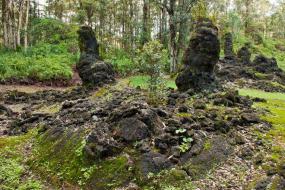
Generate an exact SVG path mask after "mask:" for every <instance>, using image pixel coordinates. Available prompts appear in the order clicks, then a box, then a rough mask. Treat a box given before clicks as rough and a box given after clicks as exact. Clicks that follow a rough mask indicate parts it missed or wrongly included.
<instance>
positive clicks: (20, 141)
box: [0, 130, 42, 190]
mask: <svg viewBox="0 0 285 190" xmlns="http://www.w3.org/2000/svg"><path fill="white" fill-rule="evenodd" d="M35 134H36V131H35V130H32V131H30V132H29V133H28V134H26V135H22V136H15V137H0V155H1V156H0V181H1V183H0V189H3V190H14V189H19V190H40V189H42V184H41V182H40V181H38V180H37V179H34V177H33V176H29V173H28V171H27V168H26V167H25V163H24V162H23V160H24V159H25V155H24V154H25V153H24V152H25V150H24V146H25V145H27V144H28V143H29V141H30V140H31V139H32V138H33V137H34V136H35Z"/></svg>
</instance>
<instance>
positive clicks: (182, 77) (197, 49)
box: [176, 19, 220, 91]
mask: <svg viewBox="0 0 285 190" xmlns="http://www.w3.org/2000/svg"><path fill="white" fill-rule="evenodd" d="M219 55H220V41H219V39H218V28H217V27H216V26H215V25H214V24H213V23H212V21H211V20H209V19H202V20H200V21H199V22H198V23H197V25H196V27H195V31H194V33H193V35H192V36H191V39H190V44H189V47H188V49H187V50H186V52H185V55H184V68H183V69H182V71H181V73H180V74H179V75H178V77H177V79H176V85H177V87H178V89H179V91H187V90H188V89H194V90H198V91H200V90H202V89H207V88H209V87H211V86H212V85H213V83H214V81H215V78H214V76H213V73H214V68H215V65H216V64H217V62H218V60H219Z"/></svg>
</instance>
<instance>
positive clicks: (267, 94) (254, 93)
mask: <svg viewBox="0 0 285 190" xmlns="http://www.w3.org/2000/svg"><path fill="white" fill-rule="evenodd" d="M239 94H240V95H242V96H251V97H258V98H264V99H268V100H274V99H277V100H285V94H283V93H271V92H264V91H262V90H255V89H239Z"/></svg>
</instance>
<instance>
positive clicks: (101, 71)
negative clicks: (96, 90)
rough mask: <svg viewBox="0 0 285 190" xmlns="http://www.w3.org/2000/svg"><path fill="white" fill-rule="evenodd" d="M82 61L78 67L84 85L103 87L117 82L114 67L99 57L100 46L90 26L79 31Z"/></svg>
mask: <svg viewBox="0 0 285 190" xmlns="http://www.w3.org/2000/svg"><path fill="white" fill-rule="evenodd" d="M78 35H79V48H80V53H81V55H80V59H79V62H78V63H77V65H76V68H77V70H78V73H79V76H80V78H81V79H82V81H83V84H84V85H90V86H102V85H104V84H106V83H111V82H114V81H115V72H114V70H113V68H112V65H111V64H109V63H105V62H103V61H102V60H101V59H100V56H99V45H98V42H97V40H96V37H95V33H94V32H93V30H92V28H91V27H89V26H82V27H81V28H80V30H79V31H78Z"/></svg>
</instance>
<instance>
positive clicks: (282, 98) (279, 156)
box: [240, 89, 285, 170]
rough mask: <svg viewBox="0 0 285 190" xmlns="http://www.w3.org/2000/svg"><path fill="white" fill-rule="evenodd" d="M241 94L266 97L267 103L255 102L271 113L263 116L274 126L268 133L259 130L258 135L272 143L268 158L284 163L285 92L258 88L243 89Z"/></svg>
mask: <svg viewBox="0 0 285 190" xmlns="http://www.w3.org/2000/svg"><path fill="white" fill-rule="evenodd" d="M240 94H241V95H248V96H251V97H259V98H265V99H266V100H267V102H265V103H263V102H262V103H255V104H254V106H255V107H256V108H261V109H266V110H268V111H270V114H264V115H262V116H261V118H262V119H263V120H266V121H268V122H270V123H271V124H272V128H271V130H270V131H269V132H267V133H262V132H260V131H257V135H258V137H259V138H260V139H261V140H265V141H267V142H269V143H270V144H271V150H270V152H267V153H266V155H265V156H266V160H267V161H270V162H274V163H276V164H277V166H278V165H282V163H284V160H285V94H282V93H268V92H263V91H258V90H251V89H242V90H240ZM263 168H264V169H265V170H267V169H270V168H271V166H268V165H266V164H265V165H264V166H263Z"/></svg>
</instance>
